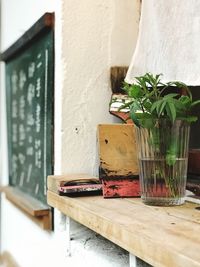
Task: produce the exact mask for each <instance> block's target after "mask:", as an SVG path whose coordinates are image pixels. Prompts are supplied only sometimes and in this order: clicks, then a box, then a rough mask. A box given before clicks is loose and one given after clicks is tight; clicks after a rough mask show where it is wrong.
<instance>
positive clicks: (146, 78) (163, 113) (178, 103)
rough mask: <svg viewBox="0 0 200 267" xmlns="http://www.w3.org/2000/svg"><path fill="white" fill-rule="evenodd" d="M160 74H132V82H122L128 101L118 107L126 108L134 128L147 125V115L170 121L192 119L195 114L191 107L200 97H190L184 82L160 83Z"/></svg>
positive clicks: (190, 120) (192, 120) (197, 102)
mask: <svg viewBox="0 0 200 267" xmlns="http://www.w3.org/2000/svg"><path fill="white" fill-rule="evenodd" d="M161 76H162V74H157V75H153V74H151V73H146V74H145V75H143V76H140V77H136V78H135V81H136V82H135V83H133V84H128V83H126V82H125V83H124V90H125V91H126V93H127V94H128V96H129V97H130V101H129V102H128V103H126V105H123V106H122V107H121V108H120V109H122V108H125V107H129V108H130V116H131V119H132V120H133V121H134V123H135V124H136V125H137V126H138V127H140V126H143V127H148V123H149V122H147V121H146V119H147V118H155V119H156V118H166V119H169V120H170V121H171V122H172V123H173V122H174V121H175V119H177V118H178V119H182V120H185V121H187V122H189V123H190V122H195V121H196V120H197V117H196V116H192V109H193V107H194V106H195V105H197V104H199V103H200V100H197V101H193V100H192V94H191V91H190V89H189V88H188V86H187V85H186V84H184V83H182V82H178V81H171V82H167V83H163V82H161ZM175 90H176V92H173V91H175ZM166 92H167V93H166Z"/></svg>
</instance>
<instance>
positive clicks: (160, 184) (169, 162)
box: [136, 119, 190, 206]
mask: <svg viewBox="0 0 200 267" xmlns="http://www.w3.org/2000/svg"><path fill="white" fill-rule="evenodd" d="M143 124H144V125H143V126H140V127H136V136H137V146H138V160H139V167H140V188H141V198H142V200H143V202H144V203H145V204H148V205H158V206H171V205H181V204H183V203H184V201H185V191H186V190H185V188H186V178H187V163H188V144H189V133H190V125H189V123H187V122H186V121H183V120H175V122H174V123H172V122H171V121H169V120H167V119H147V121H145V123H143Z"/></svg>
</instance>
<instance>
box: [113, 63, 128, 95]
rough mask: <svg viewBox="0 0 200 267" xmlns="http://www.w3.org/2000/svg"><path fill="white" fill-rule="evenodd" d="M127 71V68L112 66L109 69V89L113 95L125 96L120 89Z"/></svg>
mask: <svg viewBox="0 0 200 267" xmlns="http://www.w3.org/2000/svg"><path fill="white" fill-rule="evenodd" d="M127 70H128V67H127V66H113V67H111V68H110V81H111V89H112V92H113V93H114V94H116V93H118V94H125V91H124V90H123V89H122V87H123V82H124V79H125V77H126V73H127Z"/></svg>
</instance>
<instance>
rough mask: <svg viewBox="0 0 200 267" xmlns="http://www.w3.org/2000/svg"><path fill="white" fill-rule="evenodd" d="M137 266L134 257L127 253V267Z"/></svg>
mask: <svg viewBox="0 0 200 267" xmlns="http://www.w3.org/2000/svg"><path fill="white" fill-rule="evenodd" d="M136 266H137V260H136V257H135V256H134V255H133V254H131V253H129V267H136Z"/></svg>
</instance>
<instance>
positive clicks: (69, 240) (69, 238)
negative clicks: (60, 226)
mask: <svg viewBox="0 0 200 267" xmlns="http://www.w3.org/2000/svg"><path fill="white" fill-rule="evenodd" d="M66 236H67V257H70V256H71V237H70V217H69V216H66Z"/></svg>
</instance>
